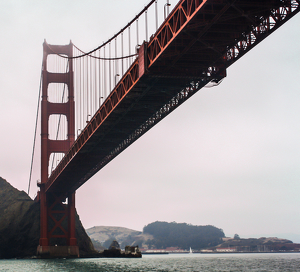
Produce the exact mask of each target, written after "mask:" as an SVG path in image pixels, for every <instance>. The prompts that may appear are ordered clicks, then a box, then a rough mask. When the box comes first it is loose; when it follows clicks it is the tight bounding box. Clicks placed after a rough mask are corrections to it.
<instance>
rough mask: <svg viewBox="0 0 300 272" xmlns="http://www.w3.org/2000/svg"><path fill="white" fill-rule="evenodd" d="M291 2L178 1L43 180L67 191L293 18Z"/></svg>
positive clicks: (294, 7) (52, 187)
mask: <svg viewBox="0 0 300 272" xmlns="http://www.w3.org/2000/svg"><path fill="white" fill-rule="evenodd" d="M299 6H300V4H299V1H298V0H290V1H288V0H285V1H279V0H265V1H261V0H251V1H248V0H232V1H226V0H203V1H201V0H181V1H179V3H178V4H177V6H176V7H175V8H174V9H173V11H172V12H171V14H170V15H169V16H168V17H167V18H166V20H165V21H164V23H163V25H162V26H161V27H160V28H159V29H158V30H157V32H156V33H155V34H154V35H153V36H152V37H151V38H150V41H149V42H148V43H146V42H145V43H144V44H143V45H142V46H141V48H140V49H139V56H138V58H137V59H136V60H135V61H134V63H133V64H132V65H131V67H130V68H129V69H128V71H127V73H126V74H125V75H124V76H123V77H122V79H121V80H120V82H119V84H118V85H117V86H116V88H114V90H113V91H112V92H111V94H110V95H109V97H108V98H107V99H106V101H105V102H104V104H102V106H101V107H100V109H99V110H98V111H97V112H96V114H95V115H94V116H93V118H92V119H91V121H90V122H89V123H88V124H87V126H86V128H85V129H84V131H83V132H82V133H81V134H80V136H79V137H78V139H77V140H76V141H75V143H74V144H73V145H72V146H71V148H70V149H69V151H68V152H67V153H66V156H65V157H64V158H63V159H62V161H61V162H60V164H59V165H58V166H57V168H56V169H55V170H54V171H53V173H52V175H51V176H50V178H49V180H48V181H47V184H46V187H45V190H46V191H49V192H50V191H52V192H56V191H61V192H73V191H75V190H76V189H78V188H79V187H80V186H81V185H82V184H83V183H84V182H86V181H87V180H88V179H89V178H90V177H91V176H93V175H94V174H95V173H96V172H97V171H99V170H100V169H101V168H102V167H103V166H104V165H106V164H107V163H108V162H109V161H110V160H112V159H113V158H114V157H115V156H117V155H118V154H119V153H120V152H122V151H123V150H124V149H125V148H126V147H128V146H129V145H130V144H132V143H133V142H134V141H135V140H136V139H138V138H139V137H140V136H141V135H143V134H144V133H145V132H146V131H148V130H149V129H150V128H151V127H153V126H154V125H155V124H157V123H158V122H159V121H160V120H161V119H163V118H164V117H165V116H166V115H167V114H169V113H170V112H171V111H172V110H174V109H175V108H177V107H178V106H179V105H180V104H181V103H183V102H184V101H185V100H186V99H188V98H189V97H191V96H192V95H193V94H194V93H195V92H197V91H198V90H199V89H201V88H202V87H203V86H204V85H205V84H206V83H208V82H209V81H214V82H218V81H220V80H221V79H222V78H223V77H225V76H226V68H227V67H229V66H230V65H231V64H232V63H234V62H235V61H236V60H238V59H239V58H240V57H241V56H243V55H244V54H246V53H247V52H248V51H249V50H251V49H252V48H253V47H254V46H256V45H257V44H258V43H259V42H260V41H262V40H263V39H265V38H266V37H267V36H268V35H270V34H271V33H272V32H273V31H275V30H276V29H277V28H278V27H280V26H281V25H282V24H283V23H285V22H286V21H288V20H289V19H290V18H291V17H293V16H294V15H295V14H297V13H298V12H299Z"/></svg>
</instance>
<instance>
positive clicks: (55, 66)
mask: <svg viewBox="0 0 300 272" xmlns="http://www.w3.org/2000/svg"><path fill="white" fill-rule="evenodd" d="M61 56H63V58H62V57H61ZM47 71H48V72H49V73H59V74H63V73H68V72H69V63H68V56H67V55H64V54H60V55H57V54H50V55H48V56H47Z"/></svg>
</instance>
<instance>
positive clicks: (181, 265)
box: [0, 253, 300, 272]
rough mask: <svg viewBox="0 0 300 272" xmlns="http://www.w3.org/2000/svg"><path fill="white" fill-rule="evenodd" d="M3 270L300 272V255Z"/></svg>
mask: <svg viewBox="0 0 300 272" xmlns="http://www.w3.org/2000/svg"><path fill="white" fill-rule="evenodd" d="M0 271H22V272H27V271H31V272H32V271H55V272H58V271H85V272H86V271H100V272H102V271H103V272H104V271H107V272H108V271H109V272H111V271H114V272H118V271H131V272H141V271H144V272H146V271H157V272H169V271H170V272H171V271H172V272H177V271H187V272H188V271H190V272H192V271H193V272H196V271H199V272H200V271H217V272H219V271H220V272H221V271H230V272H241V271H280V272H282V271H284V272H289V271H290V272H297V271H300V253H263V254H262V253H260V254H259V253H257V254H256V253H254V254H169V255H146V256H143V258H141V259H106V258H101V259H70V260H66V259H56V260H36V259H30V260H1V261H0Z"/></svg>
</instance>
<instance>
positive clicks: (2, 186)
mask: <svg viewBox="0 0 300 272" xmlns="http://www.w3.org/2000/svg"><path fill="white" fill-rule="evenodd" d="M39 236H40V206H39V203H35V202H34V201H33V200H32V199H31V198H30V197H29V196H28V195H27V194H26V193H25V192H24V191H19V190H17V189H16V188H14V187H13V186H11V185H10V184H9V183H8V182H7V181H6V180H4V179H3V178H1V177H0V259H4V258H5V259H6V258H24V257H31V256H34V255H36V249H37V246H38V244H39ZM76 236H77V241H78V245H79V250H80V255H81V256H86V255H91V254H93V253H95V250H94V247H93V245H92V242H91V240H90V238H89V237H88V236H87V234H86V232H85V230H84V228H83V226H82V224H81V222H80V220H79V217H78V216H77V217H76Z"/></svg>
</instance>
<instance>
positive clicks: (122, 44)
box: [121, 32, 124, 76]
mask: <svg viewBox="0 0 300 272" xmlns="http://www.w3.org/2000/svg"><path fill="white" fill-rule="evenodd" d="M121 43H122V45H121V47H122V60H121V62H122V76H123V75H124V68H123V63H124V61H123V57H124V43H123V32H122V34H121Z"/></svg>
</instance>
